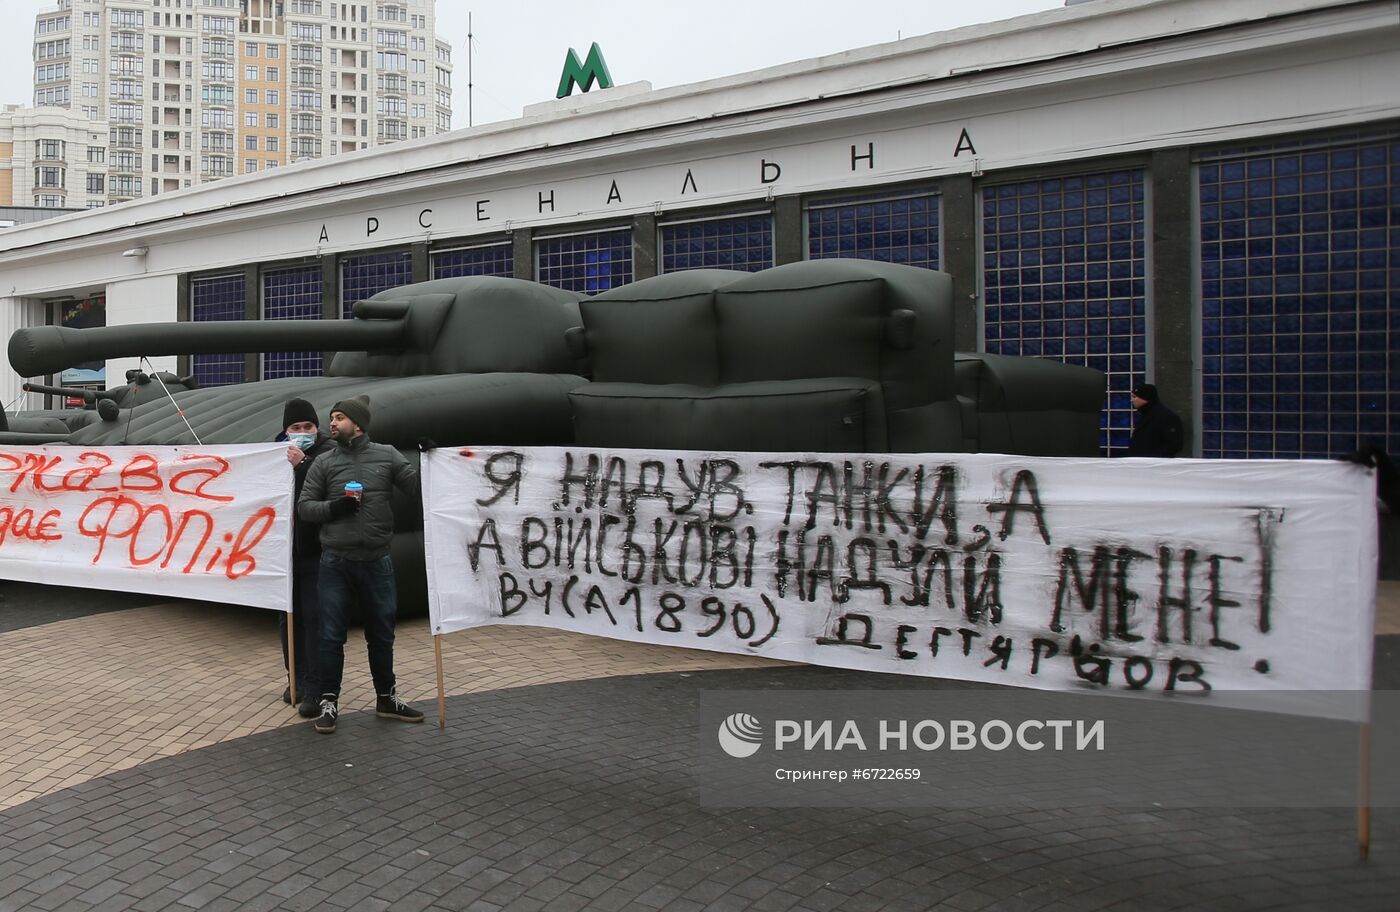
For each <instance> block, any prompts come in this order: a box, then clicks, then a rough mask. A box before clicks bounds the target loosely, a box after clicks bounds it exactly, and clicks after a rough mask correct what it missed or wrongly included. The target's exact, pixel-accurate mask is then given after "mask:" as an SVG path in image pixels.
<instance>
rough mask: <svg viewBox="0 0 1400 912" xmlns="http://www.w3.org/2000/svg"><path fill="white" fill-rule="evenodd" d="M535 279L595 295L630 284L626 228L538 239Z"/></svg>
mask: <svg viewBox="0 0 1400 912" xmlns="http://www.w3.org/2000/svg"><path fill="white" fill-rule="evenodd" d="M535 278H536V281H538V282H540V283H541V284H543V285H553V286H554V287H555V288H563V289H565V290H566V291H581V292H584V293H585V294H596V293H597V292H600V291H607V290H608V289H609V288H616V287H617V286H618V285H626V284H627V283H628V282H630V281H632V232H631V231H630V230H628V229H625V228H624V229H618V230H616V231H598V232H595V233H593V234H572V235H568V236H567V237H555V238H541V239H540V240H538V241H536V242H535Z"/></svg>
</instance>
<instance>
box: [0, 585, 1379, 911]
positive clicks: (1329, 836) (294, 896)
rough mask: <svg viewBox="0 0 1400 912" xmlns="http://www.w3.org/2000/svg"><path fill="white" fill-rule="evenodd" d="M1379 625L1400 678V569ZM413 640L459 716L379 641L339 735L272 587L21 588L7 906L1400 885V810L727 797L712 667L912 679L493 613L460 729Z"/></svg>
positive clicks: (925, 683)
mask: <svg viewBox="0 0 1400 912" xmlns="http://www.w3.org/2000/svg"><path fill="white" fill-rule="evenodd" d="M1378 634H1379V636H1378V638H1377V676H1376V683H1377V687H1380V688H1387V689H1396V688H1400V583H1395V582H1383V583H1382V589H1381V611H1380V617H1379V620H1378ZM352 636H354V637H358V634H357V633H355V634H352ZM358 642H360V641H359V640H358V639H356V640H354V642H352V646H354V645H355V643H358ZM398 658H399V662H398V664H399V678H400V682H401V687H400V689H401V692H403V693H404V695H405V696H406V697H407V698H409V699H411V700H413V701H415V702H417V704H418V706H419V707H420V708H421V709H423V710H425V711H427V712H428V713H429V715H430V720H429V723H428V724H425V725H412V726H410V725H402V724H399V723H395V722H389V721H384V720H379V719H376V718H375V716H374V713H373V712H372V705H373V704H372V694H371V689H370V686H369V681H368V675H367V671H366V669H365V663H364V660H363V653H362V652H361V651H360V650H359V649H358V648H350V649H348V650H347V683H346V689H345V693H344V695H343V700H342V710H343V714H342V717H341V725H340V727H339V730H338V731H337V733H336V734H335V735H334V736H332V737H324V736H318V735H316V734H315V733H314V732H312V731H311V728H310V723H309V722H307V721H305V720H301V719H299V718H298V717H297V716H296V714H295V713H294V712H293V711H292V710H291V709H290V708H288V707H286V706H285V705H283V704H282V702H281V701H280V694H281V684H280V683H279V681H278V679H277V675H278V673H279V671H280V661H281V656H280V653H279V651H278V647H277V638H276V623H275V617H273V616H272V615H271V614H270V613H265V612H259V611H256V610H253V609H241V608H233V607H227V606H219V605H210V604H205V603H194V602H177V603H167V602H159V600H157V599H153V598H151V597H137V596H124V595H113V594H111V593H101V592H88V591H82V590H71V589H58V588H48V587H41V586H31V585H27V584H20V583H0V692H3V693H4V695H5V699H4V701H3V703H0V732H3V738H0V910H3V912H8V910H18V909H42V910H60V909H102V910H108V909H110V910H119V909H132V910H151V912H154V910H161V909H166V910H191V909H204V910H234V909H243V910H258V909H313V908H324V909H357V910H358V909H366V910H374V909H403V910H418V909H439V910H449V909H450V910H466V909H481V910H494V909H509V910H534V909H541V910H543V909H548V910H582V909H595V910H623V909H643V910H646V909H664V910H698V909H759V910H787V909H793V910H797V909H805V910H836V909H840V910H871V912H873V910H880V909H889V910H896V909H910V910H915V909H950V910H977V909H988V910H992V909H995V910H1009V912H1019V910H1040V909H1046V910H1050V909H1055V910H1060V909H1062V910H1074V912H1093V910H1099V909H1126V910H1133V912H1148V910H1167V909H1189V910H1215V909H1221V910H1235V909H1239V910H1266V909H1298V910H1312V909H1319V910H1323V909H1337V910H1386V912H1392V910H1396V909H1400V811H1396V810H1393V809H1379V810H1377V812H1376V815H1375V819H1374V836H1373V849H1372V858H1371V861H1370V863H1368V864H1362V863H1360V862H1359V861H1358V860H1357V855H1356V848H1355V813H1354V811H1353V810H1351V809H1335V810H1331V809H1324V810H1299V809H1293V810H1285V809H1265V810H1259V809H1254V810H1250V809H1233V810H1228V809H1219V808H1214V809H1190V810H1179V809H1178V810H1164V809H1149V810H1143V809H1141V808H1134V809H1121V810H1105V809H1093V810H1084V809H1063V810H1050V811H1046V810H1037V811H1031V810H1025V809H1015V808H1006V809H998V808H979V809H970V810H919V809H912V810H878V811H876V810H862V811H851V810H849V809H848V810H840V809H830V808H809V809H802V808H799V809H774V808H748V809H723V810H721V809H715V808H710V807H706V806H705V805H703V804H702V803H701V802H700V801H699V799H698V797H697V787H696V782H695V781H694V780H695V769H694V767H695V764H694V754H695V744H696V739H697V735H696V732H695V722H694V717H695V707H696V705H697V701H698V700H699V699H701V697H702V695H703V694H704V693H705V692H706V691H707V690H711V689H716V688H740V689H764V690H767V689H795V688H800V689H806V690H826V689H831V690H836V689H850V688H867V689H882V688H885V689H887V688H898V687H902V686H911V685H913V684H915V682H912V681H909V680H908V679H903V678H900V677H897V676H891V675H873V674H862V673H856V672H850V671H840V670H834V669H825V668H814V667H807V666H799V665H791V664H786V663H779V662H770V661H763V660H757V659H753V658H749V657H744V656H729V655H721V654H716V653H707V652H700V651H694V650H680V649H669V648H662V647H655V646H644V645H637V644H630V643H624V642H617V641H611V640H604V639H597V638H590V637H583V636H576V635H572V634H566V633H562V632H556V631H548V630H537V629H528V628H487V629H482V630H476V631H469V632H464V633H459V634H454V635H452V636H449V637H446V638H444V661H445V667H446V680H447V688H448V693H449V695H450V696H449V698H448V701H447V716H448V724H447V728H446V729H445V730H439V729H438V727H437V726H436V725H435V724H433V719H432V717H433V716H434V715H435V709H436V706H435V702H434V700H433V697H434V689H435V685H434V680H435V678H434V671H433V650H432V640H431V637H430V636H429V634H428V628H427V624H426V622H425V621H422V620H418V621H410V622H405V623H404V624H402V625H401V626H400V631H399V643H398ZM917 686H918V687H923V688H938V687H941V686H947V685H944V684H942V683H941V682H937V681H929V680H926V679H925V680H919V681H918V682H917Z"/></svg>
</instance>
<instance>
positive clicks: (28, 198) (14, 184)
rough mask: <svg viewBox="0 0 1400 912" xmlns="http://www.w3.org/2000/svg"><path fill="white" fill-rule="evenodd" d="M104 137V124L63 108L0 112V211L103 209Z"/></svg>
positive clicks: (9, 108)
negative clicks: (10, 208)
mask: <svg viewBox="0 0 1400 912" xmlns="http://www.w3.org/2000/svg"><path fill="white" fill-rule="evenodd" d="M107 135H108V134H107V123H106V121H89V120H86V119H84V118H83V117H82V116H81V115H79V114H78V113H76V112H74V111H70V110H67V109H64V108H23V107H20V106H18V105H5V106H4V107H3V108H0V206H18V207H35V208H40V209H95V208H98V207H100V206H103V205H106V200H107Z"/></svg>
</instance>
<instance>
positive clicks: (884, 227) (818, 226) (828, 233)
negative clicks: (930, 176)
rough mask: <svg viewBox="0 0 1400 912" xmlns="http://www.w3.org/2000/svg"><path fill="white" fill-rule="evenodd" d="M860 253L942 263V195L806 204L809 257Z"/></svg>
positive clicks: (907, 261)
mask: <svg viewBox="0 0 1400 912" xmlns="http://www.w3.org/2000/svg"><path fill="white" fill-rule="evenodd" d="M829 257H857V258H859V259H863V260H879V261H881V262H885V263H904V264H906V265H909V266H921V267H923V268H924V269H937V268H938V194H937V193H934V192H930V191H920V192H918V193H897V194H887V195H863V196H860V197H843V198H839V199H830V200H821V201H816V202H811V203H808V204H807V258H808V259H810V260H820V259H826V258H829Z"/></svg>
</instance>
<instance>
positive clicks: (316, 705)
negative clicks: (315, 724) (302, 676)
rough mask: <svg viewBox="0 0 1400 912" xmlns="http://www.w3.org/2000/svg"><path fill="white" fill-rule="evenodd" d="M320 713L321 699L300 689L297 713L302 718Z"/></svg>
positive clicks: (312, 716)
mask: <svg viewBox="0 0 1400 912" xmlns="http://www.w3.org/2000/svg"><path fill="white" fill-rule="evenodd" d="M320 714H321V701H320V700H318V699H316V698H315V697H313V696H311V694H310V693H309V692H307V691H302V693H301V702H300V703H298V704H297V715H299V716H301V717H302V718H303V719H314V718H316V717H317V716H319V715H320Z"/></svg>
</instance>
